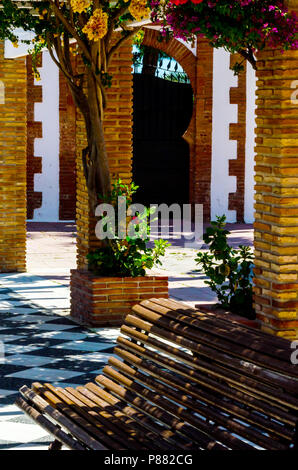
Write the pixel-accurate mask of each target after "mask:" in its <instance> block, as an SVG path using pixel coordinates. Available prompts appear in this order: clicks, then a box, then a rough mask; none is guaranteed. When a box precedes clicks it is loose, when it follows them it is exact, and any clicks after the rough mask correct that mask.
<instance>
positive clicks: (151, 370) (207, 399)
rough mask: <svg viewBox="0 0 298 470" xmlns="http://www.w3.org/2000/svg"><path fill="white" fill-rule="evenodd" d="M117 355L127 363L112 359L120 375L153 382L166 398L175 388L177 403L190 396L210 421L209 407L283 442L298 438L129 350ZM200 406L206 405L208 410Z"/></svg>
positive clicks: (284, 427) (154, 387)
mask: <svg viewBox="0 0 298 470" xmlns="http://www.w3.org/2000/svg"><path fill="white" fill-rule="evenodd" d="M118 354H119V356H120V357H121V358H122V359H123V360H125V362H126V363H124V362H122V361H120V360H119V359H117V358H114V357H111V358H110V360H109V364H110V365H111V366H112V367H114V368H117V369H118V370H119V371H120V372H123V373H124V374H125V375H129V377H131V378H133V379H137V380H138V381H139V380H141V381H142V382H143V383H147V384H148V385H150V383H151V385H150V387H151V388H153V389H155V390H156V391H159V392H160V393H161V394H162V395H163V396H167V393H168V392H169V393H170V394H171V389H169V387H168V386H170V387H172V389H175V395H176V398H175V400H176V402H177V403H181V404H183V402H184V401H183V399H182V400H181V397H182V398H183V395H182V394H181V392H183V393H184V394H185V396H190V397H191V398H195V399H196V400H200V402H199V403H198V402H197V404H196V406H195V407H194V410H196V409H197V411H198V413H201V414H203V415H206V416H207V417H208V419H215V418H216V416H215V415H214V414H213V412H212V408H210V406H211V407H214V408H216V409H217V410H219V411H223V412H225V413H229V414H230V415H232V416H234V417H236V418H240V419H241V420H242V421H245V422H247V423H248V424H255V425H258V426H259V427H260V428H261V429H262V430H265V431H267V432H269V433H272V434H273V435H275V436H281V437H283V438H284V439H288V440H290V441H292V440H293V438H294V436H295V430H294V428H292V429H289V428H287V427H286V426H285V425H283V424H278V423H276V422H273V421H271V420H269V419H268V417H267V416H266V417H264V416H261V415H258V414H256V413H252V410H251V409H250V410H247V409H244V408H243V407H242V408H241V407H239V406H237V405H235V404H233V403H231V401H228V402H227V401H226V400H222V398H221V397H220V398H217V395H215V394H207V393H206V392H204V391H203V390H202V389H200V388H199V387H194V386H193V385H192V384H191V383H189V382H185V380H181V379H180V378H179V376H177V374H175V375H173V374H169V373H168V372H166V371H164V370H161V369H160V368H158V367H155V366H153V365H152V364H151V363H149V362H148V361H145V360H143V359H142V360H141V361H140V360H139V358H138V357H137V356H134V355H133V354H130V353H128V352H127V351H124V350H123V351H122V352H121V351H119V352H118ZM127 363H130V364H131V365H135V366H136V367H137V369H132V368H131V367H129V366H128V365H127ZM140 370H142V371H144V372H145V373H148V374H150V377H151V378H152V377H155V378H156V379H158V380H159V381H162V382H163V383H162V384H160V383H159V382H158V383H157V382H156V381H152V379H151V378H149V379H147V378H146V377H145V376H144V375H143V374H140ZM152 386H153V387H152ZM168 389H169V390H168ZM177 394H178V395H177ZM173 397H174V395H173V394H172V398H173ZM201 403H205V404H206V405H207V408H206V406H204V405H202V404H201ZM185 404H186V402H185ZM209 412H210V413H209ZM211 415H212V416H211Z"/></svg>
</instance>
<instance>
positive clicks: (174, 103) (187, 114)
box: [133, 74, 193, 205]
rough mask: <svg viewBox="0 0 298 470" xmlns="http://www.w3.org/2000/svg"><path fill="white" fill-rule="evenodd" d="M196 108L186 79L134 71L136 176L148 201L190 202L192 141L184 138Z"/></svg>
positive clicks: (139, 194) (140, 196)
mask: <svg viewBox="0 0 298 470" xmlns="http://www.w3.org/2000/svg"><path fill="white" fill-rule="evenodd" d="M192 110H193V93H192V88H191V85H189V84H187V83H177V82H171V81H169V80H164V79H162V78H158V77H153V76H150V75H142V74H134V115H133V120H134V132H133V145H134V147H133V148H134V150H133V180H134V182H135V183H136V184H137V185H139V186H140V189H139V191H138V192H137V194H136V201H137V202H139V203H142V204H145V205H149V204H155V203H157V204H161V203H166V204H172V203H175V202H176V203H179V204H183V203H188V202H189V145H188V144H187V142H185V140H184V139H183V138H182V135H183V134H184V132H185V131H186V130H187V128H188V125H189V122H190V119H191V116H192Z"/></svg>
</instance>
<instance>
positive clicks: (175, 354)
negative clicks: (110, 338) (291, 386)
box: [117, 325, 297, 426]
mask: <svg viewBox="0 0 298 470" xmlns="http://www.w3.org/2000/svg"><path fill="white" fill-rule="evenodd" d="M121 332H122V333H123V334H125V335H126V336H129V337H131V338H132V339H133V340H136V341H139V342H141V343H142V344H143V345H144V346H147V345H148V346H149V347H151V348H152V347H153V348H154V349H157V350H158V351H161V352H162V353H166V354H167V355H168V356H170V357H171V358H173V359H175V360H176V361H181V362H183V363H184V364H185V365H187V366H190V367H192V368H194V369H195V370H199V371H200V372H201V373H202V372H204V371H206V373H208V369H207V366H208V364H205V367H203V366H202V367H201V366H200V364H201V361H199V360H198V359H197V358H194V357H193V356H190V355H189V354H187V353H185V352H184V351H181V350H179V349H178V348H174V347H172V346H169V345H168V344H165V343H162V342H160V341H159V340H157V339H156V338H152V337H150V336H148V335H146V334H144V333H141V332H139V331H136V330H135V329H133V328H130V327H128V326H127V325H124V326H122V327H121ZM117 342H118V344H119V345H120V346H122V347H123V348H125V349H126V350H128V351H130V352H132V353H134V354H137V355H138V356H139V357H140V358H148V359H150V360H151V361H153V362H155V360H154V357H153V356H152V351H148V349H146V348H145V347H143V346H140V344H136V343H135V342H133V341H129V340H127V339H126V338H122V337H121V336H120V337H119V338H118V340H117ZM117 351H118V350H117ZM155 352H156V351H155ZM161 360H162V358H161ZM156 364H157V365H162V366H163V367H165V366H166V365H165V364H164V363H163V362H156ZM209 367H210V366H209ZM159 370H160V368H159ZM171 370H174V369H171ZM213 372H214V371H213ZM176 373H177V372H176ZM179 373H181V372H179ZM183 376H184V377H185V378H186V379H189V378H190V375H189V374H188V372H187V369H186V370H185V374H184V375H183ZM211 377H213V378H211ZM221 377H222V376H220V377H219V379H220V378H221ZM216 379H217V376H216V375H214V374H213V373H212V372H211V373H210V374H209V375H208V376H207V377H206V376H205V375H203V374H202V376H201V381H197V383H198V384H200V385H201V386H204V387H205V388H207V390H211V392H212V393H213V394H216V393H217V392H220V393H221V394H222V395H223V396H225V397H227V398H230V399H232V400H234V401H236V402H240V403H243V404H245V405H247V406H250V407H251V408H252V409H254V410H257V411H261V412H263V413H265V414H267V415H268V416H270V417H272V418H274V419H277V420H279V421H282V422H284V423H285V424H289V425H290V426H295V425H296V421H297V418H294V417H293V414H290V413H288V412H287V411H283V410H282V409H281V408H280V407H276V406H274V405H272V403H271V402H270V404H269V405H268V403H266V402H265V401H264V400H262V399H261V398H260V397H258V398H256V397H254V396H252V395H248V394H247V393H245V392H242V391H239V390H236V389H232V388H230V387H228V386H226V385H225V384H224V383H223V381H222V380H219V381H216Z"/></svg>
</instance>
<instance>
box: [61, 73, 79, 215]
mask: <svg viewBox="0 0 298 470" xmlns="http://www.w3.org/2000/svg"><path fill="white" fill-rule="evenodd" d="M59 85H60V96H59V117H60V153H59V160H60V173H59V187H60V194H59V219H60V220H75V218H76V112H75V106H74V103H73V99H72V96H71V92H70V90H69V87H68V85H67V83H66V80H65V78H64V77H63V75H62V73H61V72H60V73H59Z"/></svg>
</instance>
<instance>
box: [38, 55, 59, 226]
mask: <svg viewBox="0 0 298 470" xmlns="http://www.w3.org/2000/svg"><path fill="white" fill-rule="evenodd" d="M39 73H40V78H41V81H37V82H36V83H35V85H40V86H42V103H35V105H34V106H35V108H34V117H35V121H41V123H42V138H41V139H35V142H34V156H35V157H42V173H40V174H39V173H38V174H35V175H34V190H35V191H38V192H39V191H40V192H42V206H41V207H40V208H39V209H35V211H34V218H33V220H34V221H38V222H57V221H58V220H59V72H58V67H57V66H56V65H55V63H54V62H53V60H52V59H51V57H50V55H49V53H48V52H44V53H43V57H42V67H41V68H40V69H39Z"/></svg>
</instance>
